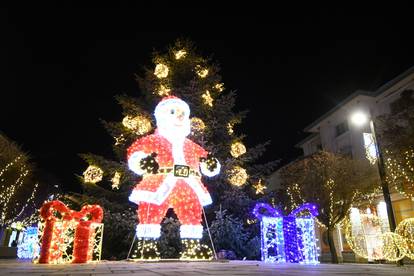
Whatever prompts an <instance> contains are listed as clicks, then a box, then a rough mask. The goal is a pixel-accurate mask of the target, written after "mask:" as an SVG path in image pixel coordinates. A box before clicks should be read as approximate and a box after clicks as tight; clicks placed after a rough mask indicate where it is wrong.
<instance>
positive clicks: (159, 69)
mask: <svg viewBox="0 0 414 276" xmlns="http://www.w3.org/2000/svg"><path fill="white" fill-rule="evenodd" d="M154 75H156V76H157V78H159V79H164V78H166V77H167V76H168V66H167V65H165V64H162V63H158V64H157V65H156V66H155V70H154Z"/></svg>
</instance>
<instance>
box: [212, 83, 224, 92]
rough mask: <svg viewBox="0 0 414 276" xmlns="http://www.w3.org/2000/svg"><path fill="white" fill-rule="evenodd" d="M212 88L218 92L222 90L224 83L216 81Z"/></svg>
mask: <svg viewBox="0 0 414 276" xmlns="http://www.w3.org/2000/svg"><path fill="white" fill-rule="evenodd" d="M214 88H215V89H217V91H218V92H223V90H224V83H222V82H221V83H217V84H216V85H214Z"/></svg>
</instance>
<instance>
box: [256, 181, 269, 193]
mask: <svg viewBox="0 0 414 276" xmlns="http://www.w3.org/2000/svg"><path fill="white" fill-rule="evenodd" d="M253 188H254V189H255V190H256V195H258V194H264V190H266V189H267V187H266V186H265V185H263V183H262V180H261V179H259V181H258V182H257V183H256V184H254V185H253Z"/></svg>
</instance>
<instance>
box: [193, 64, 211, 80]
mask: <svg viewBox="0 0 414 276" xmlns="http://www.w3.org/2000/svg"><path fill="white" fill-rule="evenodd" d="M195 69H196V72H197V75H198V76H199V77H200V78H205V77H207V75H208V69H207V68H203V67H202V66H201V65H197V66H196V68H195Z"/></svg>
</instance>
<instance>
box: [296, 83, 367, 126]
mask: <svg viewBox="0 0 414 276" xmlns="http://www.w3.org/2000/svg"><path fill="white" fill-rule="evenodd" d="M360 95H364V96H371V97H373V96H374V93H373V92H371V91H366V90H357V91H355V92H354V93H352V94H351V95H349V96H348V97H346V98H345V99H344V100H342V101H341V102H340V103H339V104H337V105H336V106H335V107H334V108H332V109H331V110H329V111H328V112H326V113H325V114H323V115H322V116H321V117H319V118H318V119H316V120H315V121H313V122H312V123H311V124H309V125H308V126H306V127H305V128H304V131H305V132H310V130H311V129H312V128H313V127H315V126H316V125H317V124H319V123H320V122H322V121H323V120H324V119H326V118H327V117H329V116H330V115H332V114H333V113H335V112H336V111H337V110H338V109H339V108H341V107H342V106H344V105H345V104H346V103H348V102H350V101H351V100H353V99H354V98H356V97H357V96H360Z"/></svg>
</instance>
